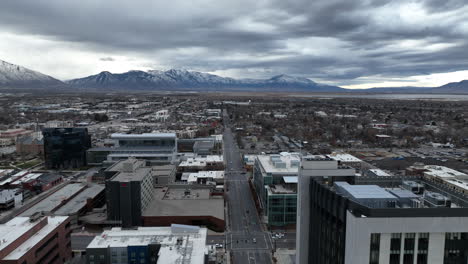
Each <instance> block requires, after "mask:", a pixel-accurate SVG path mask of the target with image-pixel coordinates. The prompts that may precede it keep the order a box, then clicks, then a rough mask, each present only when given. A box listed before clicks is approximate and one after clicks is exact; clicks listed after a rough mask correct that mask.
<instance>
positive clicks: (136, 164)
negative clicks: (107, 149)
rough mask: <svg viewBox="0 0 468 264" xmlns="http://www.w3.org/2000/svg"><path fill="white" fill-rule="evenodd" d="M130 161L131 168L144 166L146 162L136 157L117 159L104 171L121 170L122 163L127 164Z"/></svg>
mask: <svg viewBox="0 0 468 264" xmlns="http://www.w3.org/2000/svg"><path fill="white" fill-rule="evenodd" d="M129 162H131V163H132V167H133V168H139V167H144V165H145V164H146V161H145V160H138V159H126V160H121V161H118V162H116V163H114V164H112V165H111V166H109V167H108V168H107V169H106V171H123V170H124V164H127V163H129Z"/></svg>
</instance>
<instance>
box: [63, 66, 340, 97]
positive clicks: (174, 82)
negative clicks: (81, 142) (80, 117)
mask: <svg viewBox="0 0 468 264" xmlns="http://www.w3.org/2000/svg"><path fill="white" fill-rule="evenodd" d="M67 83H68V84H70V85H71V86H72V87H75V88H93V89H110V90H122V89H132V90H163V89H168V90H200V91H207V90H208V91H209V90H224V91H235V90H237V91H278V90H281V91H286V90H285V89H287V91H316V92H320V91H324V92H343V91H345V90H344V89H343V88H340V87H337V86H329V85H324V84H318V83H315V82H313V81H311V80H309V79H307V78H300V77H293V76H288V75H284V74H283V75H277V76H274V77H272V78H269V79H233V78H226V77H220V76H217V75H213V74H208V73H202V72H195V71H187V70H175V69H171V70H168V71H147V72H144V71H129V72H126V73H118V74H112V73H110V72H101V73H99V74H96V75H91V76H88V77H85V78H80V79H74V80H70V81H68V82H67Z"/></svg>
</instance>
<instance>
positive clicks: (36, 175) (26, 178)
mask: <svg viewBox="0 0 468 264" xmlns="http://www.w3.org/2000/svg"><path fill="white" fill-rule="evenodd" d="M41 175H42V173H29V174H26V176H24V177H21V178H19V179H17V180H16V181H14V182H12V183H11V184H13V185H14V184H21V183H23V182H28V181H31V180H35V179H37V178H39V177H40V176H41Z"/></svg>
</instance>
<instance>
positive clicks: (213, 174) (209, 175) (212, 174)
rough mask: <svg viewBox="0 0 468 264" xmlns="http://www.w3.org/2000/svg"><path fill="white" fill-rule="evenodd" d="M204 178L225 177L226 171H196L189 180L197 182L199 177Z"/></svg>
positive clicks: (189, 176) (190, 175)
mask: <svg viewBox="0 0 468 264" xmlns="http://www.w3.org/2000/svg"><path fill="white" fill-rule="evenodd" d="M202 178H213V179H224V171H199V172H196V173H190V174H189V175H188V178H187V181H188V182H196V181H197V179H202Z"/></svg>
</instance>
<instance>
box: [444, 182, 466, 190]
mask: <svg viewBox="0 0 468 264" xmlns="http://www.w3.org/2000/svg"><path fill="white" fill-rule="evenodd" d="M445 181H446V182H448V183H450V184H453V185H455V186H457V187H459V188H461V189H465V190H468V181H464V180H456V179H445Z"/></svg>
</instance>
